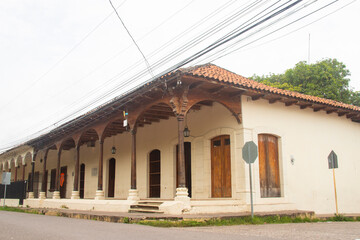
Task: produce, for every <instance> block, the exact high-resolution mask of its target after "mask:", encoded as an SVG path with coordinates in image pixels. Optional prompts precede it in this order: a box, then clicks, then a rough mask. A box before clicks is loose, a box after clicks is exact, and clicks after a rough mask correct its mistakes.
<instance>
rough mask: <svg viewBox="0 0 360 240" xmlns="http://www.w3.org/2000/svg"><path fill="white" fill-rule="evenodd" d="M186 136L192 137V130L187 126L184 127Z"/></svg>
mask: <svg viewBox="0 0 360 240" xmlns="http://www.w3.org/2000/svg"><path fill="white" fill-rule="evenodd" d="M184 137H190V130H189V128H188V127H187V126H186V127H185V128H184Z"/></svg>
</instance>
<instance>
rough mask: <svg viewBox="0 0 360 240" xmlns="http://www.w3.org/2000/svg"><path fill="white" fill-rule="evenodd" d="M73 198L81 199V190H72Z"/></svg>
mask: <svg viewBox="0 0 360 240" xmlns="http://www.w3.org/2000/svg"><path fill="white" fill-rule="evenodd" d="M71 199H80V193H79V191H72V192H71Z"/></svg>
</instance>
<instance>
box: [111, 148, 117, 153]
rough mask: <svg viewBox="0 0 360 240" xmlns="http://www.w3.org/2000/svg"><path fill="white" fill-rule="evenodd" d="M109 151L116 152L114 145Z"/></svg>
mask: <svg viewBox="0 0 360 240" xmlns="http://www.w3.org/2000/svg"><path fill="white" fill-rule="evenodd" d="M111 153H112V154H115V153H116V147H115V146H113V147H112V148H111Z"/></svg>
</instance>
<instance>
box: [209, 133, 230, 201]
mask: <svg viewBox="0 0 360 240" xmlns="http://www.w3.org/2000/svg"><path fill="white" fill-rule="evenodd" d="M211 194H212V197H231V159H230V136H229V135H222V136H218V137H215V138H213V139H212V140H211Z"/></svg>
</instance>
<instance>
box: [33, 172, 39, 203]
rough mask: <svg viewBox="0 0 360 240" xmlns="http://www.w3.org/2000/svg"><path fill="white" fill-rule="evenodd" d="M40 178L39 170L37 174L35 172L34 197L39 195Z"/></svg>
mask: <svg viewBox="0 0 360 240" xmlns="http://www.w3.org/2000/svg"><path fill="white" fill-rule="evenodd" d="M39 180H40V177H39V172H35V174H34V189H33V192H34V198H38V197H39Z"/></svg>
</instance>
